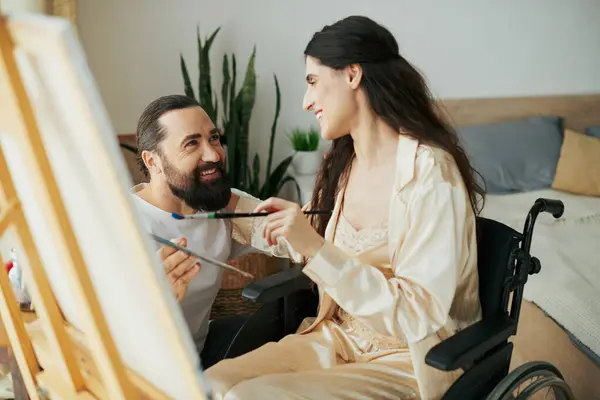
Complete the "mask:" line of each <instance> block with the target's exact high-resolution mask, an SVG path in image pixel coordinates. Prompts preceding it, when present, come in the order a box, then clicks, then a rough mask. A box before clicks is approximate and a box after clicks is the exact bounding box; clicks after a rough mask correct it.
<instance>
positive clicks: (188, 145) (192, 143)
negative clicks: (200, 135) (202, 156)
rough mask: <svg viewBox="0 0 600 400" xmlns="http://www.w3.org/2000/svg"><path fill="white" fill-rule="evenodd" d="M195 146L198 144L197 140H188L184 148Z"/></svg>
mask: <svg viewBox="0 0 600 400" xmlns="http://www.w3.org/2000/svg"><path fill="white" fill-rule="evenodd" d="M197 144H198V141H197V140H190V141H189V142H187V144H186V145H185V147H190V146H195V145H197Z"/></svg>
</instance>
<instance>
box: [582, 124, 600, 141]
mask: <svg viewBox="0 0 600 400" xmlns="http://www.w3.org/2000/svg"><path fill="white" fill-rule="evenodd" d="M585 134H586V135H588V136H593V137H595V138H600V125H598V126H590V127H589V128H587V129H586V130H585Z"/></svg>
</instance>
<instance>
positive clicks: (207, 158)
mask: <svg viewBox="0 0 600 400" xmlns="http://www.w3.org/2000/svg"><path fill="white" fill-rule="evenodd" d="M202 161H204V162H212V163H218V162H220V161H221V156H220V155H219V152H217V150H216V149H215V148H214V147H213V146H211V145H210V144H207V145H205V146H204V149H203V151H202Z"/></svg>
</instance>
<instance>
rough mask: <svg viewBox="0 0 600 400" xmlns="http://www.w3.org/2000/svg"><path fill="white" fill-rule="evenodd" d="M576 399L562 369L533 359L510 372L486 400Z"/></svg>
mask: <svg viewBox="0 0 600 400" xmlns="http://www.w3.org/2000/svg"><path fill="white" fill-rule="evenodd" d="M526 399H557V400H574V397H573V393H571V389H569V386H568V385H567V383H566V382H565V381H564V379H563V376H562V374H561V373H560V371H559V370H558V369H557V368H556V367H555V366H554V365H552V364H550V363H547V362H542V361H532V362H529V363H526V364H523V365H521V366H520V367H518V368H516V369H515V370H514V371H512V372H511V373H510V374H508V375H507V376H506V377H505V378H504V379H503V380H502V381H501V382H500V383H499V384H498V386H496V387H495V388H494V390H493V391H492V393H490V394H489V395H488V397H487V399H486V400H526Z"/></svg>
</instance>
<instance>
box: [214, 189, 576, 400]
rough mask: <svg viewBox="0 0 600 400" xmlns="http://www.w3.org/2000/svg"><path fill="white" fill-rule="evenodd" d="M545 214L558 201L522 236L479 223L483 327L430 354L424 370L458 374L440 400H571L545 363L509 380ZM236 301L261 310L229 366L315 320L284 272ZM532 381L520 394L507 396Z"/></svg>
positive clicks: (310, 303)
mask: <svg viewBox="0 0 600 400" xmlns="http://www.w3.org/2000/svg"><path fill="white" fill-rule="evenodd" d="M543 212H548V213H550V214H552V215H553V217H554V218H560V217H561V216H562V214H563V212H564V205H563V203H562V202H561V201H559V200H553V199H541V198H540V199H537V200H536V201H535V203H534V204H533V206H532V207H531V209H530V211H529V213H528V215H527V219H526V221H525V226H524V229H523V233H520V232H517V231H516V230H514V229H512V228H510V227H508V226H506V225H504V224H502V223H500V222H498V221H494V220H491V219H487V218H483V217H477V247H478V272H479V292H480V300H481V307H482V319H481V320H480V321H479V322H477V323H475V324H473V325H471V326H469V327H467V328H465V329H464V330H462V331H459V332H457V333H456V334H454V335H453V336H451V337H449V338H447V339H446V340H444V341H443V342H441V343H439V344H438V345H436V346H434V347H433V348H432V349H431V350H430V351H429V353H428V354H427V355H426V358H425V362H426V364H428V365H429V366H431V367H434V368H437V369H439V370H442V371H453V370H457V369H462V371H463V373H462V375H461V377H460V378H459V379H458V380H457V381H456V382H455V383H454V384H453V385H452V386H451V387H450V389H449V390H448V391H447V392H446V394H445V395H444V397H443V398H442V399H443V400H458V399H460V400H471V399H472V400H481V399H487V400H505V399H528V398H530V397H531V396H532V395H533V394H534V393H537V392H538V391H539V390H542V389H553V390H554V393H555V396H556V398H558V399H565V400H570V399H573V395H572V393H571V391H570V389H569V387H568V385H567V384H566V382H565V381H564V379H563V376H562V375H561V374H560V372H559V371H558V369H557V368H556V367H555V366H554V365H552V364H550V363H546V362H530V363H526V364H523V365H522V366H520V367H518V368H516V369H515V370H513V371H512V372H510V373H509V368H510V362H511V356H512V350H513V344H512V343H511V342H510V341H509V339H510V337H511V336H513V335H516V333H517V326H518V322H519V313H520V309H521V302H522V298H523V289H524V286H525V283H526V282H527V279H528V276H529V275H533V274H536V273H538V272H540V270H541V263H540V261H539V260H538V259H537V258H536V257H532V256H531V254H530V248H531V241H532V237H533V228H534V225H535V221H536V219H537V217H538V215H539V214H540V213H543ZM242 297H243V298H244V299H245V300H247V301H251V302H256V303H262V304H263V306H262V307H261V308H260V309H259V310H258V311H257V312H256V313H255V314H253V315H252V316H251V317H250V318H249V319H248V321H247V322H246V323H245V325H244V326H243V327H242V328H241V329H240V331H239V332H238V333H237V335H236V337H235V338H234V340H233V341H232V343H231V345H230V346H229V349H228V351H227V354H226V356H225V357H226V358H232V357H236V356H239V355H242V354H244V353H247V352H248V351H251V350H254V349H256V348H258V347H259V346H261V345H263V344H265V343H267V342H270V341H278V340H280V339H281V338H283V337H284V336H285V335H287V334H290V333H294V332H295V331H296V329H297V327H298V326H299V324H300V322H301V321H302V320H303V319H304V318H305V317H309V316H314V315H315V314H316V309H317V307H318V295H317V293H316V290H315V288H314V287H313V285H311V284H310V280H309V279H308V277H306V276H305V275H304V274H303V273H302V271H301V266H298V268H289V269H286V270H284V271H282V272H279V273H277V274H274V275H271V276H269V277H267V278H265V279H262V280H260V281H257V282H253V283H251V284H250V285H248V286H247V287H246V288H245V289H244V291H243V293H242ZM530 380H532V382H531V383H530V384H529V385H528V386H526V387H525V388H524V390H523V392H522V393H520V394H519V395H516V396H515V395H514V394H513V392H514V391H515V390H516V389H517V388H520V387H521V385H523V384H524V383H525V382H527V381H530Z"/></svg>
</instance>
